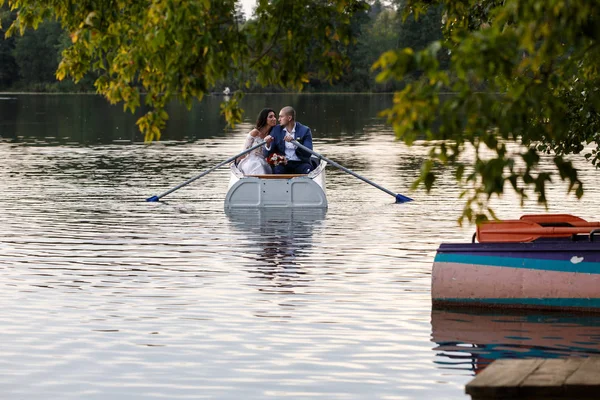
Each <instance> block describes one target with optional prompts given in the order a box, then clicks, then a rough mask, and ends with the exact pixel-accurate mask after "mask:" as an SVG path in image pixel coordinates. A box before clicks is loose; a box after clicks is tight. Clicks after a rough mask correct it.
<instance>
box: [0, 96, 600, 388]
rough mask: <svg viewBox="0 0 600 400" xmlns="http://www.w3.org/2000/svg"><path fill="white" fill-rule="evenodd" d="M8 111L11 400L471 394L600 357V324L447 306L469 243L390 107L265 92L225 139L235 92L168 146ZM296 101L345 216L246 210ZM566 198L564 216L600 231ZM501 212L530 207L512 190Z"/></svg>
mask: <svg viewBox="0 0 600 400" xmlns="http://www.w3.org/2000/svg"><path fill="white" fill-rule="evenodd" d="M6 97H9V98H3V99H2V100H0V117H1V119H0V137H1V139H0V159H1V160H2V162H1V163H0V182H1V185H2V186H1V189H2V196H0V209H1V210H2V212H1V213H0V227H2V236H0V304H1V307H0V393H2V398H6V399H81V398H86V399H108V398H110V399H147V398H169V399H201V398H210V399H240V398H244V399H265V398H272V399H282V398H284V399H306V398H311V399H425V398H444V399H466V398H467V397H466V396H465V395H464V385H465V384H466V383H467V382H468V381H469V380H471V379H472V378H473V376H474V375H475V373H476V372H478V371H480V370H481V369H482V368H484V367H485V366H486V365H487V364H488V363H489V362H491V361H493V360H494V359H497V358H504V357H529V356H542V357H564V356H567V355H581V356H586V355H590V354H596V353H598V352H600V317H589V316H588V317H585V316H577V315H565V314H560V315H554V314H550V315H548V314H545V315H533V314H525V315H519V314H514V315H493V314H489V313H487V314H485V313H473V312H469V313H468V312H464V311H463V312H450V311H438V310H434V311H432V310H431V298H430V272H431V263H432V260H433V257H434V254H435V250H436V248H437V246H438V245H439V244H440V242H442V241H454V242H456V241H469V240H470V238H471V234H472V232H473V228H472V227H465V228H459V227H457V225H456V222H455V221H456V219H457V218H458V216H459V214H460V212H461V209H462V203H461V200H459V199H458V194H459V189H458V188H457V187H456V186H455V185H454V184H453V183H452V180H451V171H448V172H447V173H446V174H445V175H444V177H443V179H442V182H441V183H440V185H439V186H438V188H437V189H436V190H435V191H434V192H433V193H431V194H430V195H426V194H425V193H423V192H420V191H417V192H410V191H409V187H410V183H411V182H412V180H413V179H414V178H415V177H416V176H417V174H418V171H419V168H420V164H421V161H422V159H423V157H424V156H425V155H426V154H427V152H428V148H427V147H426V146H425V144H423V143H417V144H416V145H415V146H413V147H411V148H407V147H406V146H404V145H402V144H400V143H397V142H395V141H394V137H393V133H392V132H391V131H390V129H389V128H388V127H386V126H385V125H384V124H383V121H382V120H381V119H379V118H378V117H377V111H378V110H380V109H382V108H384V107H386V106H388V105H389V104H390V102H391V97H389V96H357V95H353V96H324V95H304V96H291V95H262V96H247V97H246V99H245V100H244V101H245V104H244V107H245V108H246V110H247V112H248V115H249V117H248V118H247V120H246V121H245V122H244V123H242V124H240V125H238V126H236V128H235V129H230V130H224V129H223V128H224V125H223V123H222V121H221V120H220V117H219V116H218V104H219V101H220V100H221V99H220V98H208V99H207V101H206V102H204V103H202V104H197V105H195V106H194V108H193V109H192V111H191V112H187V110H185V109H184V108H180V107H177V106H175V105H174V106H172V107H171V110H170V111H171V115H172V118H171V121H170V123H169V128H168V129H167V132H166V134H165V135H164V137H163V140H162V141H161V142H159V143H154V144H152V145H149V146H148V145H144V144H143V143H141V142H140V135H139V134H138V133H137V132H136V130H135V129H136V128H135V125H134V122H135V118H136V116H133V115H129V114H125V113H123V112H122V111H121V109H120V108H119V107H112V106H108V105H107V104H106V102H105V101H104V100H103V99H102V98H99V97H96V96H6ZM286 104H292V105H294V106H296V108H297V109H298V111H299V114H300V115H299V118H298V119H299V120H300V121H301V122H303V123H306V124H308V125H309V126H311V127H312V128H313V132H314V141H315V150H317V151H319V152H321V153H323V154H324V155H326V156H327V157H329V158H331V159H332V160H335V161H337V162H338V163H340V164H342V165H344V166H346V167H348V168H351V169H353V170H354V171H356V172H357V173H359V174H361V175H364V176H366V177H368V178H370V179H372V180H373V181H375V182H377V183H378V184H380V185H381V186H383V187H385V188H388V189H390V190H392V191H394V192H399V193H402V194H405V195H410V196H411V197H413V198H414V199H415V201H414V202H413V203H408V204H403V205H396V204H394V203H393V201H394V199H393V198H392V197H391V196H389V195H387V194H385V193H383V192H381V191H379V190H377V189H375V188H373V187H372V186H369V185H366V184H365V183H363V182H361V181H359V180H357V179H355V178H353V177H351V176H349V175H347V174H345V173H343V172H341V171H337V170H335V169H333V168H328V170H327V174H328V175H327V190H328V192H327V194H328V200H329V204H330V207H329V209H328V210H327V211H326V212H314V211H313V212H290V211H276V212H266V211H262V212H260V211H246V212H235V213H226V212H225V211H224V210H223V200H224V197H225V193H226V191H227V183H228V171H227V170H226V169H220V170H217V171H215V172H213V173H211V174H209V175H207V176H205V177H204V178H201V179H199V180H197V181H195V182H194V183H193V184H191V185H189V186H186V187H184V188H182V189H180V190H178V191H176V192H174V193H172V194H171V195H169V196H167V197H165V198H164V202H161V203H147V202H145V201H144V200H145V199H146V198H147V197H150V196H151V195H155V194H159V193H162V192H164V191H166V190H167V189H169V188H171V187H174V186H176V185H178V184H179V183H181V182H183V181H185V180H186V179H188V178H190V177H192V176H195V175H197V174H198V173H200V172H202V171H203V170H206V169H208V168H210V167H212V166H213V165H215V164H217V163H219V162H221V161H223V160H225V159H226V158H229V157H230V156H233V155H235V154H237V153H239V151H240V150H241V146H242V143H243V141H244V136H245V134H246V133H247V132H248V131H249V130H250V129H251V124H252V119H253V118H254V116H255V115H256V114H257V113H258V111H259V110H260V109H261V108H262V107H263V106H265V105H268V106H271V107H274V108H276V109H278V108H280V107H281V106H283V105H286ZM580 165H581V166H583V167H584V171H583V175H584V179H587V182H589V183H591V184H590V185H588V189H589V193H588V195H587V196H586V198H585V199H584V200H583V201H579V202H578V201H576V200H573V199H572V198H570V197H569V198H566V197H565V191H564V185H562V184H560V183H558V182H557V183H556V184H555V186H553V187H552V188H551V191H550V199H551V200H552V201H553V205H552V207H551V209H550V210H549V211H550V212H570V213H573V214H577V215H579V216H581V217H583V218H586V219H589V220H594V219H597V217H596V216H597V215H598V211H599V207H598V205H597V202H596V201H595V199H597V198H598V193H597V192H598V189H597V188H598V187H599V186H598V185H597V184H596V183H597V182H598V181H597V178H596V176H597V172H596V171H595V170H594V169H593V168H591V167H587V166H584V165H583V164H580ZM494 204H495V206H496V211H497V212H498V214H499V216H500V217H503V218H514V217H518V216H519V215H521V214H522V213H525V212H544V210H543V209H542V208H540V207H538V206H537V205H536V204H535V203H534V202H533V201H532V202H531V204H529V203H527V204H526V206H525V210H521V209H519V208H518V204H519V203H518V201H517V200H516V199H514V198H513V197H511V196H507V197H505V198H503V199H501V200H499V201H495V203H494Z"/></svg>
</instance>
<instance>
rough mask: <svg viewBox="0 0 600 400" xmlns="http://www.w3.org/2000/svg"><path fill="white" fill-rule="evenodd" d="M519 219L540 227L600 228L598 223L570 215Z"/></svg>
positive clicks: (532, 215) (539, 215) (546, 215)
mask: <svg viewBox="0 0 600 400" xmlns="http://www.w3.org/2000/svg"><path fill="white" fill-rule="evenodd" d="M520 219H521V220H522V221H531V222H535V223H536V224H540V225H542V226H600V222H588V221H586V220H585V219H583V218H579V217H576V216H574V215H571V214H528V215H523V216H522V217H521V218H520Z"/></svg>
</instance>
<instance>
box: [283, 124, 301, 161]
mask: <svg viewBox="0 0 600 400" xmlns="http://www.w3.org/2000/svg"><path fill="white" fill-rule="evenodd" d="M283 132H284V133H285V136H288V135H289V136H291V137H292V139H294V135H295V134H296V123H295V122H294V127H293V128H292V131H291V132H288V130H287V128H283ZM296 147H297V146H296V145H295V144H294V143H291V142H285V158H287V159H288V161H300V158H298V156H297V155H296Z"/></svg>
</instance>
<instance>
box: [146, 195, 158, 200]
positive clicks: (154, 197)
mask: <svg viewBox="0 0 600 400" xmlns="http://www.w3.org/2000/svg"><path fill="white" fill-rule="evenodd" d="M158 200H159V198H158V196H152V197H148V198H147V199H146V201H158Z"/></svg>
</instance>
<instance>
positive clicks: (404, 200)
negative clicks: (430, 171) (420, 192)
mask: <svg viewBox="0 0 600 400" xmlns="http://www.w3.org/2000/svg"><path fill="white" fill-rule="evenodd" d="M409 201H413V199H411V198H410V197H406V196H403V195H401V194H397V195H396V203H408V202H409Z"/></svg>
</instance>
